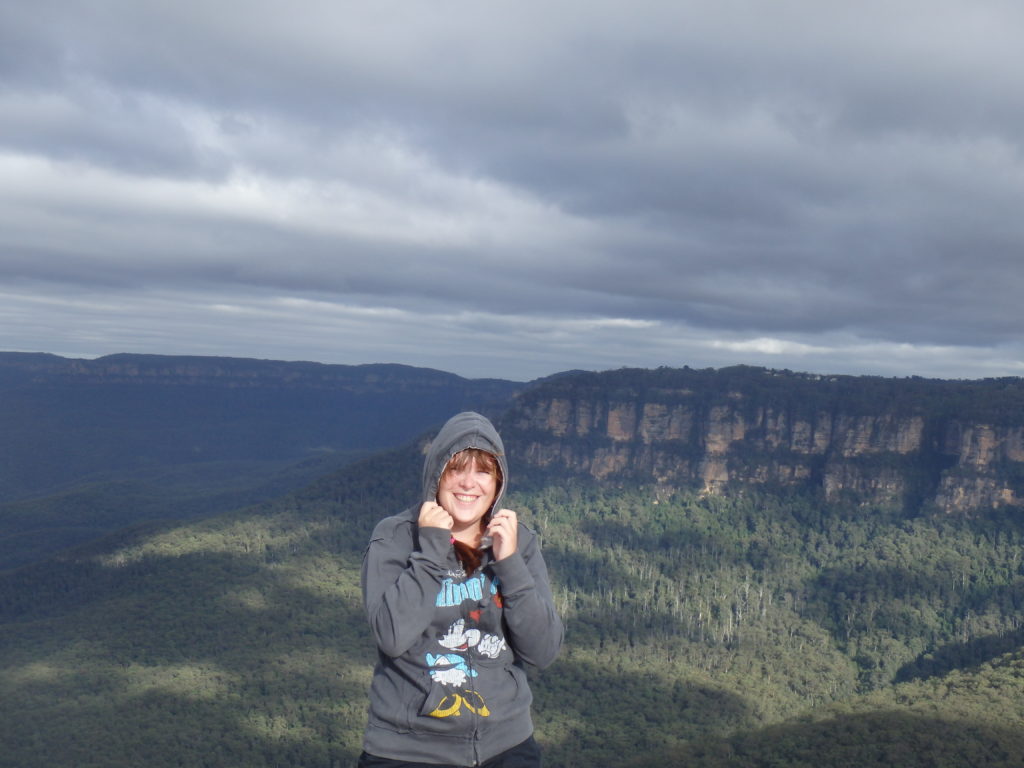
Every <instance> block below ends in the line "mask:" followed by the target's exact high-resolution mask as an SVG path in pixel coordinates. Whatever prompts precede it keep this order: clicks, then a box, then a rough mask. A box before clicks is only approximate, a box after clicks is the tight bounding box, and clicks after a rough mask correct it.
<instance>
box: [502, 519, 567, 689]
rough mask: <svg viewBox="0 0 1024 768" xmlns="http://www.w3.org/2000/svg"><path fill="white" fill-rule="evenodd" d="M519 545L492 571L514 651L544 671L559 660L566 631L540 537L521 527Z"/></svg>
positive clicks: (519, 656)
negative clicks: (559, 615)
mask: <svg viewBox="0 0 1024 768" xmlns="http://www.w3.org/2000/svg"><path fill="white" fill-rule="evenodd" d="M519 541H520V545H521V546H520V550H519V551H517V552H515V553H514V554H512V555H509V556H508V557H506V558H505V559H504V560H498V561H496V562H494V563H492V564H491V568H492V569H493V570H494V574H495V575H496V576H497V577H498V579H499V581H500V583H501V597H502V601H503V602H504V606H505V610H504V615H505V623H506V625H507V626H508V632H509V635H510V640H511V646H512V650H513V651H514V652H515V654H516V656H517V657H518V658H520V659H522V660H523V661H525V662H527V663H528V664H532V665H533V666H535V667H537V668H539V669H543V668H544V667H547V666H548V665H549V664H551V662H553V661H554V660H555V657H556V656H558V651H559V650H560V649H561V647H562V637H563V635H564V629H563V627H562V620H561V619H560V618H559V617H558V613H557V612H556V611H555V601H554V598H553V597H552V596H551V584H550V583H549V581H548V569H547V565H545V563H544V556H543V555H542V554H541V551H540V545H539V544H538V542H537V537H536V536H535V535H534V534H533V532H532V531H530V530H529V529H528V528H526V527H525V526H523V525H520V528H519Z"/></svg>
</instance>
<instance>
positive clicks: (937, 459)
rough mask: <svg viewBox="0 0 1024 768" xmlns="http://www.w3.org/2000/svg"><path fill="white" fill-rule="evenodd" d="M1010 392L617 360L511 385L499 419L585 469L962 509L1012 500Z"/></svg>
mask: <svg viewBox="0 0 1024 768" xmlns="http://www.w3.org/2000/svg"><path fill="white" fill-rule="evenodd" d="M1007 392H1009V394H1007ZM1022 397H1024V391H1022V384H1021V382H1020V380H1010V381H1008V380H998V382H995V383H992V384H991V385H988V386H987V383H986V382H975V383H968V384H965V383H963V382H943V381H928V380H921V379H912V380H895V379H889V380H886V379H877V378H869V377H828V378H823V377H817V376H807V375H800V374H791V373H788V372H781V373H780V372H775V371H767V370H764V369H753V368H739V369H730V370H726V371H691V370H688V369H683V370H678V371H671V370H666V369H659V370H658V371H616V372H608V373H605V374H575V375H572V376H566V377H564V378H562V379H557V380H554V381H552V382H549V383H548V384H546V385H542V386H539V387H537V388H534V389H531V390H530V391H527V392H525V393H523V394H522V395H521V396H520V397H519V401H518V404H517V406H516V408H515V409H513V411H512V412H511V413H510V414H509V416H508V417H507V419H506V424H505V426H504V431H505V433H506V434H508V436H509V438H508V439H509V441H510V442H511V443H513V444H514V447H515V450H516V451H517V454H518V456H519V457H520V460H525V461H526V462H527V463H528V464H530V465H533V466H536V467H544V468H566V469H569V470H571V471H574V472H578V473H583V474H587V475H590V476H592V477H594V478H598V479H613V478H616V477H620V476H621V477H625V476H629V477H634V478H640V479H647V480H654V481H656V482H657V483H660V484H663V485H667V486H673V487H679V486H699V487H701V488H703V489H704V490H706V491H708V492H720V491H724V490H725V489H726V488H727V486H728V487H735V486H736V485H743V484H767V483H776V484H783V485H794V484H804V485H812V486H814V487H817V488H820V489H821V490H822V491H823V492H824V495H825V497H826V498H828V499H831V500H835V499H839V498H850V499H853V500H855V501H859V502H861V503H883V504H900V505H905V506H918V505H921V504H934V505H936V506H938V507H939V508H941V509H943V510H946V511H949V512H953V511H963V512H967V511H972V510H979V509H986V508H993V507H999V506H1005V505H1015V506H1016V505H1022V504H1024V483H1022V479H1024V411H1022V410H1020V408H1019V407H1018V406H1019V405H1020V402H1021V400H1022ZM993 398H995V400H996V401H998V402H995V403H993ZM1000 398H1001V399H1000ZM993 405H995V406H997V407H993ZM1000 411H1002V412H1004V413H1005V414H1006V416H1005V417H1001V419H1000V420H999V421H996V420H994V419H993V416H994V415H998V413H999V412H1000Z"/></svg>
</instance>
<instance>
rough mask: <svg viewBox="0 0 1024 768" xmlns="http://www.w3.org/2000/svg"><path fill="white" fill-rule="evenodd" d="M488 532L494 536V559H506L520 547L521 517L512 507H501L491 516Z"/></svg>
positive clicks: (492, 547) (492, 549) (492, 546)
mask: <svg viewBox="0 0 1024 768" xmlns="http://www.w3.org/2000/svg"><path fill="white" fill-rule="evenodd" d="M486 533H487V535H488V536H491V537H492V538H493V542H494V543H493V544H491V552H493V553H494V559H495V560H504V559H505V558H506V557H508V556H509V555H511V554H513V553H514V552H515V551H516V549H517V548H518V547H519V518H518V517H516V513H515V512H513V511H512V510H511V509H499V510H498V511H497V512H495V513H494V514H493V515H492V516H491V522H490V523H488V525H487V531H486Z"/></svg>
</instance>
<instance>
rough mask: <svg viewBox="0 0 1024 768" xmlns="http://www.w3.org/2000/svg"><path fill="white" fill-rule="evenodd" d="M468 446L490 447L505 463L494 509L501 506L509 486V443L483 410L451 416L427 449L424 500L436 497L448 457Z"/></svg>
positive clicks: (424, 466)
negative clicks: (504, 440)
mask: <svg viewBox="0 0 1024 768" xmlns="http://www.w3.org/2000/svg"><path fill="white" fill-rule="evenodd" d="M467 448H479V449H480V450H483V451H487V452H488V453H490V454H492V455H493V456H494V457H495V458H497V459H498V466H499V467H501V477H502V483H501V488H500V489H499V490H498V495H497V496H496V497H495V499H494V507H493V508H494V509H499V508H500V504H501V500H502V498H504V496H505V489H506V488H508V463H507V462H506V460H505V446H504V445H502V442H501V436H500V435H498V430H496V429H495V428H494V425H493V424H491V422H490V421H489V420H488V419H487V418H485V417H484V416H481V415H480V414H479V413H474V412H473V411H464V412H463V413H457V414H455V415H454V416H452V417H451V418H450V419H448V421H447V423H446V424H445V425H444V426H443V427H441V431H440V432H438V433H437V437H435V438H434V440H433V441H432V442H431V443H430V447H429V448H428V449H427V458H426V459H425V460H424V462H423V497H422V499H421V500H422V501H433V500H434V499H435V498H436V497H437V483H438V481H439V480H440V479H441V472H442V471H443V470H444V468H445V465H446V464H447V463H448V460H449V459H451V457H452V456H454V455H455V454H456V453H458V452H459V451H464V450H466V449H467Z"/></svg>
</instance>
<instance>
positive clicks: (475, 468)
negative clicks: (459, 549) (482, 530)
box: [437, 458, 498, 532]
mask: <svg viewBox="0 0 1024 768" xmlns="http://www.w3.org/2000/svg"><path fill="white" fill-rule="evenodd" d="M497 490H498V479H497V478H496V477H495V476H494V475H492V474H491V473H490V472H488V471H486V470H485V469H483V468H482V467H481V466H480V464H479V463H478V462H477V460H476V459H475V458H474V459H471V460H470V461H469V462H467V463H466V466H465V467H463V468H462V469H451V468H448V469H446V470H445V471H444V472H443V473H441V481H440V482H439V483H438V486H437V503H438V504H440V505H441V506H442V507H444V510H445V512H447V513H448V514H449V515H451V516H452V520H453V521H454V526H453V527H452V531H453V532H458V531H462V530H465V529H467V528H472V527H473V526H474V525H477V524H478V523H479V522H480V520H481V519H482V518H483V516H484V515H486V514H487V511H488V510H489V509H490V508H491V505H492V504H493V503H494V497H495V495H496V494H497Z"/></svg>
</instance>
